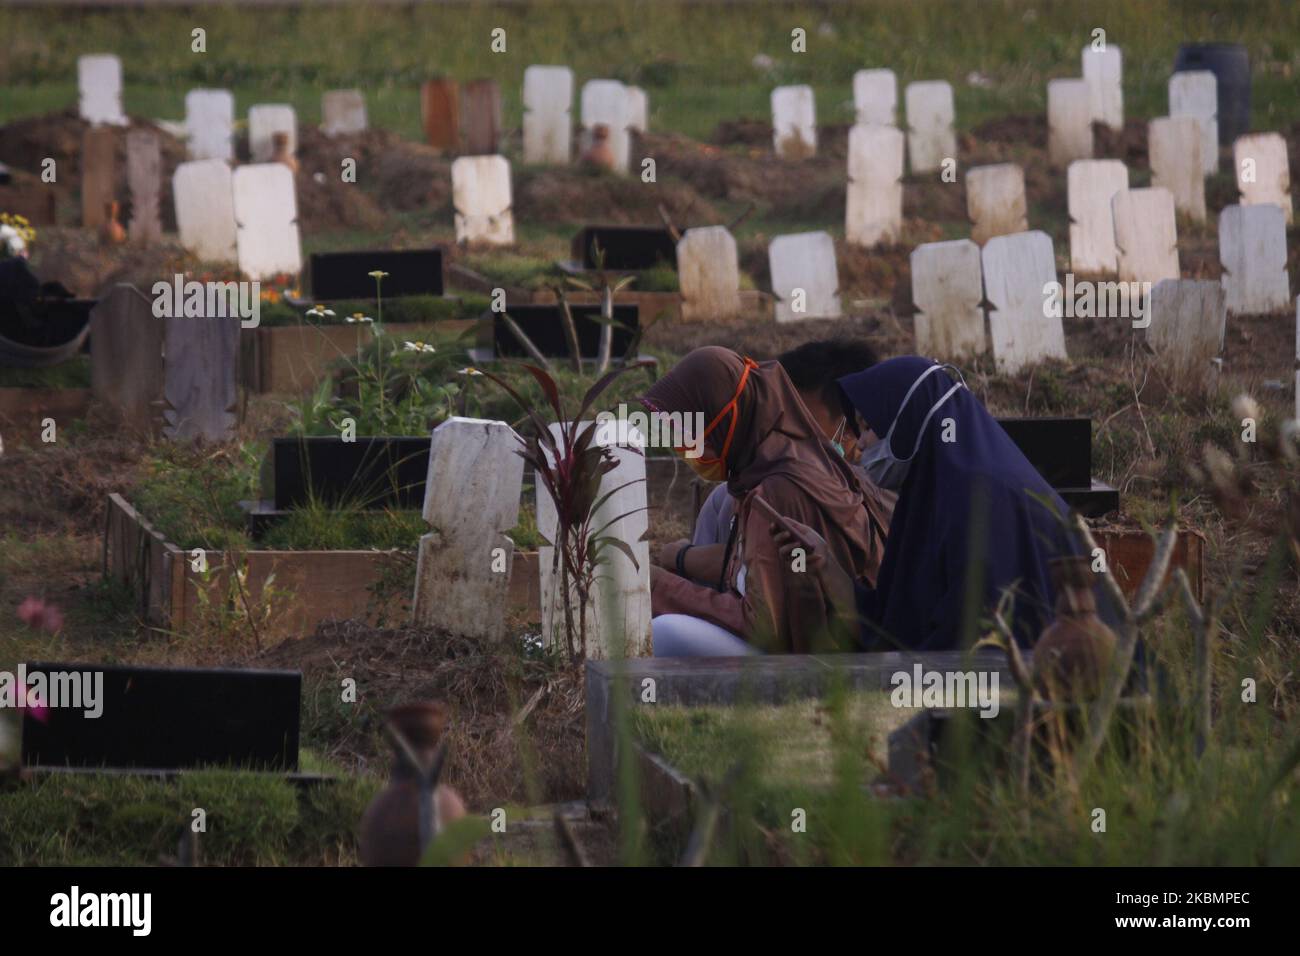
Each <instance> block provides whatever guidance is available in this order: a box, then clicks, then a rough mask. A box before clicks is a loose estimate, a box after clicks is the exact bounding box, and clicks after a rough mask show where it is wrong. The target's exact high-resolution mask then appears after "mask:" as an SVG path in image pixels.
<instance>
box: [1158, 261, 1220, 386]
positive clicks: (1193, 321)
mask: <svg viewBox="0 0 1300 956" xmlns="http://www.w3.org/2000/svg"><path fill="white" fill-rule="evenodd" d="M1226 302H1227V299H1226V296H1225V294H1224V289H1223V286H1222V285H1221V284H1220V283H1218V282H1215V281H1213V280H1210V281H1200V280H1194V279H1163V280H1161V281H1160V282H1157V283H1156V284H1155V285H1154V286H1153V287H1152V289H1151V304H1150V313H1149V317H1150V320H1151V324H1150V325H1149V326H1148V327H1147V330H1146V337H1147V342H1148V343H1150V345H1151V347H1152V348H1153V349H1154V350H1155V351H1156V353H1157V354H1158V355H1159V356H1160V359H1161V361H1162V362H1163V363H1164V364H1165V365H1167V366H1168V367H1169V368H1170V369H1171V370H1172V371H1174V372H1175V374H1176V375H1179V376H1182V375H1186V374H1189V373H1191V374H1195V373H1197V372H1198V371H1199V372H1202V373H1203V372H1207V371H1208V370H1209V367H1210V361H1211V360H1212V359H1213V358H1214V357H1215V356H1217V355H1219V353H1221V352H1222V351H1223V333H1224V329H1225V326H1226V312H1225V305H1226Z"/></svg>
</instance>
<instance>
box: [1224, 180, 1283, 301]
mask: <svg viewBox="0 0 1300 956" xmlns="http://www.w3.org/2000/svg"><path fill="white" fill-rule="evenodd" d="M1219 261H1220V262H1222V263H1223V289H1224V292H1225V294H1226V296H1227V308H1228V314H1229V315H1265V314H1272V313H1276V312H1285V311H1286V310H1287V309H1288V308H1289V307H1290V305H1291V283H1290V277H1289V276H1288V275H1287V268H1286V215H1285V214H1284V213H1283V212H1282V210H1281V208H1280V207H1278V206H1274V205H1272V204H1271V203H1270V204H1267V205H1260V206H1227V207H1225V208H1224V209H1223V210H1222V211H1221V212H1220V213H1219Z"/></svg>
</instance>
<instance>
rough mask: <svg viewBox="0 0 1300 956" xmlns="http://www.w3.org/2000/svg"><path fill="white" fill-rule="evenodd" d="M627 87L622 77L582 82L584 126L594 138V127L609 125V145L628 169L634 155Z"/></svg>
mask: <svg viewBox="0 0 1300 956" xmlns="http://www.w3.org/2000/svg"><path fill="white" fill-rule="evenodd" d="M631 119H632V118H631V111H630V109H629V102H628V95H627V87H626V86H624V85H623V84H622V83H620V82H619V81H618V80H588V81H587V82H586V83H584V84H583V85H582V129H583V134H584V136H585V137H586V138H587V140H588V142H589V141H590V137H591V131H592V129H593V128H594V127H596V126H597V125H600V124H604V125H605V126H607V127H608V128H609V148H610V149H612V150H613V151H614V162H615V164H616V166H617V167H618V169H619V170H620V171H622V172H626V171H627V169H628V162H629V159H630V157H631V149H632V145H631V138H630V137H629V135H628V128H629V126H630V124H631Z"/></svg>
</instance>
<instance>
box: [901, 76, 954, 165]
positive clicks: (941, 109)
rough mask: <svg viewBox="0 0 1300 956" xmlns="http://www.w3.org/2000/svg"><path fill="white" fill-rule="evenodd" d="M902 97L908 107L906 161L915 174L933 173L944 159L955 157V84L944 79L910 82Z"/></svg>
mask: <svg viewBox="0 0 1300 956" xmlns="http://www.w3.org/2000/svg"><path fill="white" fill-rule="evenodd" d="M903 99H904V101H905V102H906V107H907V162H908V166H909V167H910V169H911V170H912V173H913V174H916V173H932V172H934V171H935V170H937V169H939V168H940V167H941V166H942V165H943V161H944V160H945V159H954V160H955V159H956V158H957V135H956V133H954V132H953V128H952V124H953V119H954V117H955V115H956V112H955V110H954V108H953V101H952V86H951V85H949V84H948V83H947V82H945V81H943V80H924V81H921V82H918V83H908V84H907V89H906V90H904V91H903Z"/></svg>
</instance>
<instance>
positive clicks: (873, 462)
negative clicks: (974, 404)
mask: <svg viewBox="0 0 1300 956" xmlns="http://www.w3.org/2000/svg"><path fill="white" fill-rule="evenodd" d="M941 368H949V369H952V370H953V372H955V373H956V374H957V378H958V379H959V381H958V382H957V384H955V385H953V387H952V388H950V389H948V391H946V392H944V393H943V397H942V398H940V399H939V400H938V401H937V402H935V403H934V405H933V406H932V407H931V409H930V411H929V412H927V413H926V416H925V420H924V421H922V422H921V427H920V428H919V429H918V430H917V433H916V444H915V446H913V448H912V453H911V454H910V455H908V456H907V457H906V458H899V457H897V456H896V455H895V454H894V449H893V444H892V439H893V437H894V429H895V428H897V427H898V420H899V419H900V418H902V417H903V409H904V408H906V407H907V401H908V399H910V398H911V397H912V393H913V392H915V391H916V389H917V386H919V385H920V384H921V382H922V381H924V380H925V377H926V376H927V375H929V374H930V373H931V372H936V371H938V370H939V369H941ZM965 387H966V380H965V379H963V378H962V376H961V372H960V371H958V370H957V369H956V368H955V367H953V366H951V365H931V366H930V367H929V368H928V369H926V370H925V371H924V372H922V373H921V374H920V375H918V376H917V379H916V381H915V382H913V383H912V387H911V388H909V389H908V390H907V394H906V395H904V396H903V401H902V402H901V403H900V404H899V406H898V414H897V415H895V416H894V421H893V423H891V424H890V426H889V431H887V432H886V433H885V437H884V438H882V439H881V440H880V441H878V442H876V443H875V444H874V445H872V446H871V447H870V448H868V449H866V450H865V451H863V453H862V461H861V466H862V469H863V471H864V472H865V473H866V476H867V479H868V480H869V481H870V482H871V483H872V484H873V485H875V486H876V487H877V488H884V489H886V490H887V491H898V490H899V489H900V488H902V487H903V482H904V481H905V480H906V479H907V472H908V469H909V468H910V467H911V464H912V459H913V458H915V457H916V453H917V452H918V451H920V450H921V439H922V437H923V436H924V435H925V428H926V426H927V425H929V424H930V419H931V418H932V417H934V413H935V412H937V411H938V410H939V406H940V405H942V404H943V403H944V402H946V401H947V400H948V399H949V397H950V396H951V395H952V394H953V392H955V391H957V389H959V388H965Z"/></svg>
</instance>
